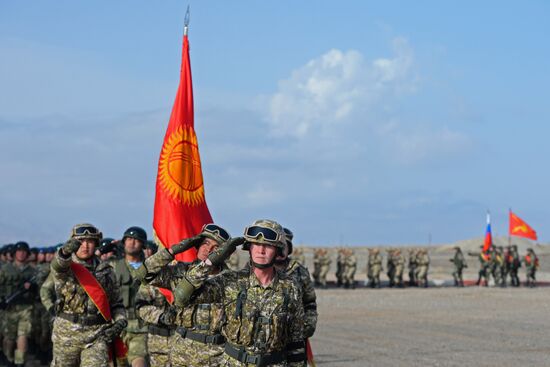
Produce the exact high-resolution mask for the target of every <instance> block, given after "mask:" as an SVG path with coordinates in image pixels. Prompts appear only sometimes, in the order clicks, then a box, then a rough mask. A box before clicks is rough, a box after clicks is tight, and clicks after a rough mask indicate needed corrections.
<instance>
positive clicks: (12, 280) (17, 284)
mask: <svg viewBox="0 0 550 367" xmlns="http://www.w3.org/2000/svg"><path fill="white" fill-rule="evenodd" d="M35 273H36V271H35V269H34V268H33V267H32V266H30V265H24V266H23V267H21V268H19V267H17V266H16V265H15V264H14V263H7V264H4V265H3V266H2V276H1V278H2V280H3V284H4V287H3V288H4V296H5V297H9V296H10V295H12V294H13V293H15V292H16V291H19V290H21V289H22V288H23V284H24V283H25V282H28V281H30V282H34V278H33V277H34V275H35ZM33 288H35V285H31V288H30V289H29V291H27V292H24V293H22V294H21V295H19V296H18V297H16V298H15V299H14V300H13V302H12V303H11V304H13V305H16V304H32V303H33V300H34V298H35V296H36V289H33Z"/></svg>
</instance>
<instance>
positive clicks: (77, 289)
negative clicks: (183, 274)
mask: <svg viewBox="0 0 550 367" xmlns="http://www.w3.org/2000/svg"><path fill="white" fill-rule="evenodd" d="M101 238H102V234H101V232H100V231H99V230H98V229H97V228H96V227H94V226H93V225H91V224H88V223H84V224H77V225H76V226H74V227H73V229H72V233H71V238H70V239H69V241H67V242H66V243H65V244H64V245H63V247H61V249H59V250H58V251H57V253H56V255H55V258H54V260H53V261H52V265H51V273H52V277H53V279H54V285H55V293H56V306H55V307H56V318H55V321H54V324H53V334H52V341H53V361H52V366H55V367H78V366H81V367H97V366H99V367H107V366H108V365H109V353H108V345H110V344H111V342H112V341H114V340H115V338H116V337H117V336H118V335H120V333H121V332H122V330H123V329H124V328H125V327H126V325H127V324H128V322H127V321H126V311H125V309H124V304H123V303H122V299H121V297H120V292H119V288H118V283H117V281H116V278H115V274H114V271H113V268H112V267H111V266H110V265H109V264H108V263H106V262H101V261H100V260H99V259H98V258H97V256H96V255H95V249H96V246H97V245H98V243H99V241H100V240H101Z"/></svg>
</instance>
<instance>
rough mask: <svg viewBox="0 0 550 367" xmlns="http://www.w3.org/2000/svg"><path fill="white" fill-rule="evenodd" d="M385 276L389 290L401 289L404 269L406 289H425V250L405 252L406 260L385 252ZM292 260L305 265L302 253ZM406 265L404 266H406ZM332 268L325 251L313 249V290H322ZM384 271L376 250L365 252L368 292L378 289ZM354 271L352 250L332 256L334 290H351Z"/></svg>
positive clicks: (400, 254) (397, 253)
mask: <svg viewBox="0 0 550 367" xmlns="http://www.w3.org/2000/svg"><path fill="white" fill-rule="evenodd" d="M386 252H387V255H386V271H387V272H386V275H387V276H388V280H389V283H388V285H389V287H397V288H402V287H404V286H405V281H404V273H405V271H406V270H407V266H408V276H409V281H408V285H409V286H420V287H427V286H428V269H429V267H430V257H429V255H428V250H426V249H411V250H409V254H408V260H407V259H406V258H405V255H404V254H403V251H402V250H401V249H388V250H386ZM296 260H298V261H302V264H305V262H304V261H305V260H304V256H303V253H300V257H296ZM407 261H408V262H407ZM331 264H332V260H331V257H330V255H329V251H328V249H316V250H314V253H313V273H312V276H313V281H314V284H315V286H318V287H322V288H326V287H327V275H328V273H329V271H330V265H331ZM383 270H384V266H383V259H382V255H381V254H380V250H379V249H377V248H375V249H369V256H368V260H367V280H366V282H365V285H366V286H367V287H370V288H380V286H381V282H380V275H381V274H382V271H383ZM356 271H357V256H356V255H355V252H354V251H353V250H352V249H349V248H341V249H338V250H337V255H336V274H335V275H336V285H337V286H338V287H344V288H351V289H354V288H355V286H356V281H355V273H356Z"/></svg>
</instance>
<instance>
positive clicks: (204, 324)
mask: <svg viewBox="0 0 550 367" xmlns="http://www.w3.org/2000/svg"><path fill="white" fill-rule="evenodd" d="M229 239H230V236H229V233H228V232H227V231H226V230H225V229H223V228H222V227H220V226H218V225H216V224H213V223H211V224H206V225H205V226H203V228H202V231H201V233H200V234H199V235H198V236H196V237H192V238H189V239H186V240H183V241H182V242H180V243H179V244H176V245H173V246H172V247H171V248H170V249H162V250H160V251H158V252H157V253H156V254H155V255H153V256H151V257H150V258H148V259H147V260H146V261H145V263H144V264H143V266H142V268H141V269H139V273H140V277H142V278H143V279H144V281H145V282H147V283H148V284H151V285H153V286H157V287H162V288H166V289H168V290H172V291H174V290H175V288H176V284H178V282H179V281H180V279H183V278H185V276H186V274H187V272H188V271H189V269H191V268H192V267H194V266H196V265H197V264H199V263H200V262H202V261H204V260H206V259H207V257H208V255H209V254H210V253H212V251H214V250H215V249H217V248H218V247H219V246H220V245H221V244H222V243H224V242H226V241H228V240H229ZM193 247H195V248H196V249H197V260H196V261H194V262H192V263H184V262H178V263H176V264H175V265H171V266H167V264H169V263H170V262H172V261H173V260H174V255H176V254H179V253H181V252H184V251H187V250H189V249H191V248H193ZM209 270H210V273H209V274H208V276H211V277H213V276H216V275H217V274H218V273H220V272H222V271H225V270H227V266H226V264H225V263H220V264H219V266H215V267H211V268H210V269H209ZM138 307H139V308H140V313H141V314H143V318H144V319H145V318H146V317H147V318H148V321H149V322H151V321H150V320H151V319H152V320H155V319H156V320H158V322H157V325H159V324H160V325H165V326H169V325H175V329H176V331H175V333H174V336H173V337H172V340H171V345H170V348H171V356H170V362H171V364H172V366H174V367H177V366H180V367H181V366H193V367H195V366H196V367H200V366H205V367H206V366H212V367H215V366H218V365H220V363H221V357H222V354H223V343H224V337H223V336H222V335H221V334H220V329H221V324H222V320H223V318H224V313H223V305H222V304H220V303H219V302H198V303H194V304H189V305H185V306H181V305H174V307H171V308H163V309H162V310H163V311H162V313H161V312H160V309H157V310H153V309H149V311H147V310H142V309H143V305H141V300H139V299H138ZM145 313H149V315H147V316H146V315H145Z"/></svg>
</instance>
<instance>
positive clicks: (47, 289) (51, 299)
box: [40, 272, 55, 311]
mask: <svg viewBox="0 0 550 367" xmlns="http://www.w3.org/2000/svg"><path fill="white" fill-rule="evenodd" d="M40 301H41V302H42V305H43V306H44V307H45V308H46V310H48V311H50V310H51V309H53V307H54V306H55V285H54V280H53V273H51V272H50V273H49V274H48V277H47V278H46V280H45V281H44V283H42V286H41V287H40Z"/></svg>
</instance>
